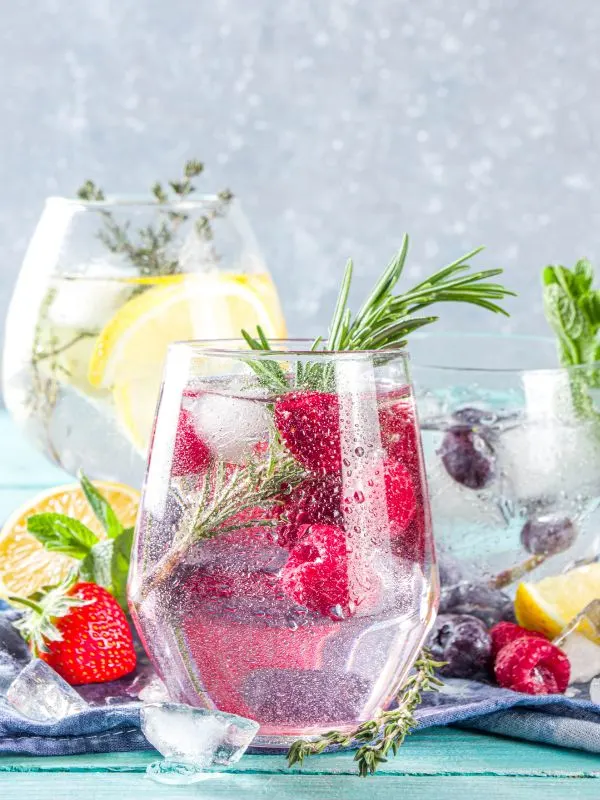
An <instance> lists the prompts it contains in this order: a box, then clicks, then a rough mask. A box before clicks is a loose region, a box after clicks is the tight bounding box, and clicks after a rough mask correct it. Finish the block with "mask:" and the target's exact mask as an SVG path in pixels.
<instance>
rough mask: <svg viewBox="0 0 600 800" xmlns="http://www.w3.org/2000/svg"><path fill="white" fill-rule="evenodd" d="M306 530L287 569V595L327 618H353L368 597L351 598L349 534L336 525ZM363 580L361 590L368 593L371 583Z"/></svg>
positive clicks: (284, 579)
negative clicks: (347, 535) (347, 542)
mask: <svg viewBox="0 0 600 800" xmlns="http://www.w3.org/2000/svg"><path fill="white" fill-rule="evenodd" d="M302 527H303V528H304V530H303V531H301V533H302V534H303V535H302V538H301V539H300V541H299V542H298V544H296V546H295V547H294V548H293V549H292V551H291V552H290V557H289V559H288V560H287V563H286V565H285V567H284V568H283V574H282V578H281V585H282V588H283V590H284V592H286V594H287V595H288V596H289V597H291V598H292V599H293V600H294V601H295V602H296V603H299V604H300V605H302V606H305V607H306V608H308V609H310V610H311V611H317V612H318V613H319V614H322V615H323V616H324V617H330V618H331V619H335V620H339V619H344V618H348V617H351V616H353V614H354V613H355V612H356V608H357V606H358V605H359V604H360V603H361V602H362V600H364V596H363V597H362V598H358V597H352V596H351V591H350V586H349V581H348V549H347V544H346V534H345V533H344V531H343V530H342V529H341V528H337V527H336V526H334V525H310V526H302ZM361 577H362V580H361V582H360V583H361V587H364V588H365V590H366V591H368V588H369V581H368V579H366V577H365V576H361Z"/></svg>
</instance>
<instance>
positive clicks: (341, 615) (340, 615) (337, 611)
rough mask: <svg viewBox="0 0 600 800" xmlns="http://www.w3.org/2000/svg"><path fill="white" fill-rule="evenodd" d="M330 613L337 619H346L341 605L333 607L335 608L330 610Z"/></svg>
mask: <svg viewBox="0 0 600 800" xmlns="http://www.w3.org/2000/svg"><path fill="white" fill-rule="evenodd" d="M329 613H330V614H331V616H332V617H334V618H335V619H344V609H343V608H342V607H341V605H339V603H338V605H337V606H333V608H330V609H329Z"/></svg>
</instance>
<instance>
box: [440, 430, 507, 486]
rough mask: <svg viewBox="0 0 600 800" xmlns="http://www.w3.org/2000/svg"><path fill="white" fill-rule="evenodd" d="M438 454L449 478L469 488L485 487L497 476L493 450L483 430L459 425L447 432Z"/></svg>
mask: <svg viewBox="0 0 600 800" xmlns="http://www.w3.org/2000/svg"><path fill="white" fill-rule="evenodd" d="M438 454H439V455H440V456H441V459H442V463H443V465H444V467H445V468H446V472H447V473H448V474H449V475H450V477H451V478H454V480H455V481H456V482H457V483H461V484H462V485H463V486H467V487H468V488H469V489H483V488H484V487H485V486H487V485H488V484H489V483H490V482H491V481H492V480H493V479H494V472H495V470H494V467H495V458H494V451H493V449H492V447H491V445H490V444H489V442H488V441H487V439H486V438H485V437H484V436H483V435H482V434H481V433H476V432H475V431H472V430H470V429H469V428H465V427H464V426H459V425H456V426H454V427H453V428H450V429H449V430H448V431H447V432H446V433H445V435H444V438H443V439H442V444H441V447H440V449H439V450H438Z"/></svg>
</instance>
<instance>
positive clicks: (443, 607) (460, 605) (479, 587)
mask: <svg viewBox="0 0 600 800" xmlns="http://www.w3.org/2000/svg"><path fill="white" fill-rule="evenodd" d="M440 612H441V613H444V614H450V613H452V614H469V615H470V616H473V617H477V618H478V619H480V620H481V621H482V622H483V623H484V625H485V626H486V627H487V628H491V627H492V626H493V625H495V624H496V623H497V622H501V621H502V620H506V621H507V622H513V621H514V618H515V617H514V611H513V604H512V600H511V599H510V597H509V596H508V595H507V594H505V593H504V592H501V591H500V590H499V589H490V587H489V586H486V585H485V584H484V583H466V582H463V583H459V584H458V585H457V586H453V587H451V588H448V589H445V590H443V591H442V596H441V600H440Z"/></svg>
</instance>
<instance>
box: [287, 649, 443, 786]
mask: <svg viewBox="0 0 600 800" xmlns="http://www.w3.org/2000/svg"><path fill="white" fill-rule="evenodd" d="M442 666H444V665H443V663H441V662H438V661H434V660H433V659H432V658H431V655H430V654H429V653H428V652H427V650H423V652H422V653H421V655H420V657H419V659H418V661H417V662H416V663H415V671H414V672H413V673H412V674H411V675H410V676H409V677H408V679H407V680H406V681H405V683H404V684H403V686H402V688H401V689H400V692H399V693H398V697H397V701H398V707H397V708H394V709H392V710H391V711H380V712H379V713H378V714H377V715H376V716H375V717H374V718H373V719H370V720H367V721H366V722H362V723H361V724H360V725H359V726H358V727H357V728H355V730H353V731H351V732H350V733H341V732H340V731H328V732H327V733H325V734H323V735H322V736H319V737H318V738H317V739H313V740H309V741H307V740H304V739H300V740H298V741H296V742H294V743H293V744H292V746H291V747H290V749H289V751H288V754H287V758H288V766H290V767H291V766H293V765H294V764H299V765H300V766H302V764H303V762H304V759H305V758H307V757H308V756H314V755H318V754H320V753H322V752H323V751H324V750H326V749H327V748H328V747H331V746H334V745H337V746H338V747H349V746H350V745H351V744H352V743H355V742H356V743H360V745H361V746H360V747H359V748H358V750H357V751H356V754H355V756H354V760H355V761H356V762H357V763H358V774H359V775H360V776H361V777H363V778H364V777H366V776H367V775H373V773H374V772H375V771H376V770H377V767H378V766H379V765H380V764H383V763H384V762H386V761H387V755H388V753H389V752H390V750H391V751H392V753H393V754H394V755H396V753H397V752H398V749H399V748H400V747H401V745H402V744H403V742H404V740H405V739H406V737H407V736H408V735H409V734H410V733H412V730H413V728H415V727H416V726H417V724H418V722H417V720H416V719H415V716H414V712H415V710H416V709H417V708H418V706H419V705H420V703H421V700H422V694H423V692H427V691H437V690H438V688H439V687H440V686H441V685H442V681H440V680H439V678H437V677H436V675H435V670H437V669H439V668H440V667H442Z"/></svg>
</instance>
